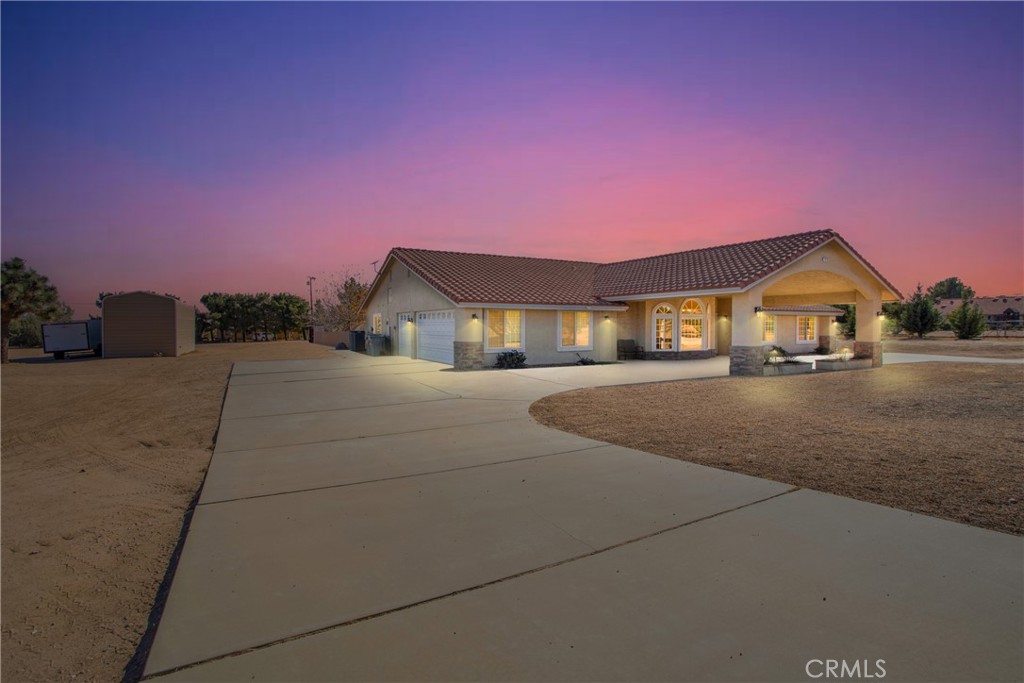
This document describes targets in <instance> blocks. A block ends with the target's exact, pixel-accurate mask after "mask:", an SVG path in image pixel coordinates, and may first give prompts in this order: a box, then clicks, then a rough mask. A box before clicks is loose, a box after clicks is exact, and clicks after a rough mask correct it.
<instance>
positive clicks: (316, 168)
mask: <svg viewBox="0 0 1024 683" xmlns="http://www.w3.org/2000/svg"><path fill="white" fill-rule="evenodd" d="M0 11H2V31H3V35H2V79H3V80H2V96H3V100H2V134H3V140H2V142H3V146H2V182H3V185H2V216H0V218H2V242H0V249H2V256H3V258H4V259H7V258H10V257H12V256H22V257H23V258H25V259H26V260H27V261H28V262H29V265H30V266H32V267H34V268H36V269H37V270H39V271H40V272H43V273H44V274H47V275H49V276H50V278H51V280H53V281H54V282H55V283H56V284H57V286H58V287H59V288H60V291H61V293H62V295H63V297H64V298H65V300H67V301H69V302H70V303H72V304H73V305H74V306H75V308H76V309H77V312H78V314H79V315H84V314H86V313H89V312H94V310H95V309H93V308H92V304H91V302H92V301H93V300H94V299H95V296H96V292H97V291H99V290H130V289H151V290H156V291H159V292H172V293H175V294H178V295H180V296H182V297H183V298H185V299H186V300H189V301H193V302H194V301H197V300H198V298H199V296H200V295H202V294H203V293H204V292H207V291H211V290H221V291H260V290H269V291H291V292H295V293H297V294H303V293H304V292H305V291H306V289H305V281H306V276H307V275H310V274H314V275H317V276H318V277H319V278H320V281H321V282H323V281H325V280H326V279H327V277H328V276H329V275H330V274H331V273H333V272H338V271H343V270H348V271H351V272H353V273H363V274H365V275H372V270H371V269H370V262H371V261H374V260H380V259H383V258H384V256H385V255H386V254H387V251H388V249H390V248H391V247H392V246H409V247H422V248H430V249H451V250H459V251H486V252H494V253H507V254H522V255H532V256H550V257H556V258H568V259H581V260H597V261H612V260H620V259H626V258H634V257H639V256H648V255H653V254H657V253H664V252H670V251H678V250H682V249H690V248H696V247H701V246H709V245H714V244H724V243H729V242H735V241H742V240H747V239H758V238H761V237H768V236H772V235H778V234H785V233H791V232H799V231H802V230H811V229H818V228H834V229H836V230H838V231H839V232H841V233H842V234H843V235H844V237H846V238H847V239H848V240H849V241H850V242H851V243H852V244H853V245H854V246H855V247H856V248H857V249H858V250H860V251H861V253H862V254H864V255H865V256H866V257H867V258H868V259H869V260H871V261H872V262H873V263H874V264H875V265H876V266H877V267H878V268H879V269H880V270H881V271H882V272H883V273H884V274H885V275H886V276H887V277H889V278H890V279H891V280H893V281H894V283H895V284H896V285H897V286H898V287H900V288H901V289H903V291H904V293H909V292H910V291H911V290H912V289H913V287H914V285H915V283H917V282H918V281H921V282H923V283H924V284H925V285H928V284H930V283H932V282H935V281H937V280H940V279H943V278H945V277H948V276H950V275H959V276H960V277H962V278H963V279H964V280H965V281H966V282H967V283H968V284H971V285H973V286H974V287H975V289H977V290H978V291H979V293H980V294H983V295H994V294H1002V293H1007V294H1009V293H1020V292H1021V291H1024V227H1022V220H1024V218H1022V215H1024V189H1022V188H1024V111H1022V107H1024V4H1021V3H962V4H961V3H934V4H933V3H901V4H890V3H841V4H825V3H823V4H817V3H764V4H746V3H720V4H704V3H646V4H616V3H595V4H588V3H560V4H545V3H523V4H516V3H480V4H476V3H473V4H464V3H455V4H441V3H415V4H404V3H399V4H392V3H388V4H355V3H303V4H287V3H282V4H276V3H219V4H203V3H82V4H61V3H10V2H6V3H3V4H2V5H0Z"/></svg>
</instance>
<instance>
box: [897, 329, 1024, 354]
mask: <svg viewBox="0 0 1024 683" xmlns="http://www.w3.org/2000/svg"><path fill="white" fill-rule="evenodd" d="M882 351H883V352H885V351H891V352H893V353H934V354H938V355H940V356H977V357H981V358H1024V336H1017V337H984V338H982V339H957V338H955V337H954V336H953V333H952V332H933V333H931V334H929V335H928V336H926V337H925V338H924V339H918V338H917V337H893V338H892V339H886V340H885V341H883V342H882Z"/></svg>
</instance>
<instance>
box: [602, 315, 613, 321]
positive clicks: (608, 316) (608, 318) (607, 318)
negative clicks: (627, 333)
mask: <svg viewBox="0 0 1024 683" xmlns="http://www.w3.org/2000/svg"><path fill="white" fill-rule="evenodd" d="M604 319H605V320H611V319H612V317H611V316H610V315H606V316H605V317H604Z"/></svg>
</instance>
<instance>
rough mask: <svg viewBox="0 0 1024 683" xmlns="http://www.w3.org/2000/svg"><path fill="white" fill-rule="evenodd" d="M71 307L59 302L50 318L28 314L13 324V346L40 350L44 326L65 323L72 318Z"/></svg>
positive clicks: (11, 341) (11, 342)
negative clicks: (45, 324)
mask: <svg viewBox="0 0 1024 683" xmlns="http://www.w3.org/2000/svg"><path fill="white" fill-rule="evenodd" d="M72 313H74V311H72V310H71V307H70V306H68V305H67V304H66V303H64V302H63V301H59V302H57V310H56V311H55V312H54V313H53V315H51V316H49V317H48V318H41V317H39V316H38V315H36V314H35V313H26V314H25V315H23V316H21V317H20V318H18V319H17V320H14V321H12V322H11V339H10V345H11V346H19V347H21V348H38V347H40V346H42V345H43V330H42V327H43V324H44V323H64V322H67V321H69V320H71V318H72Z"/></svg>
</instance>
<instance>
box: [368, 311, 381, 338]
mask: <svg viewBox="0 0 1024 683" xmlns="http://www.w3.org/2000/svg"><path fill="white" fill-rule="evenodd" d="M383 329H384V316H382V315H381V314H380V313H374V314H373V325H371V326H370V334H380V333H381V330H383Z"/></svg>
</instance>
